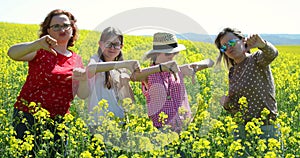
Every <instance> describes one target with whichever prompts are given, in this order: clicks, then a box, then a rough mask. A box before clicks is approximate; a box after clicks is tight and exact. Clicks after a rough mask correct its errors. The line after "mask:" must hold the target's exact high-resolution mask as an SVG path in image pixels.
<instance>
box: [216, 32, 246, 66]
mask: <svg viewBox="0 0 300 158" xmlns="http://www.w3.org/2000/svg"><path fill="white" fill-rule="evenodd" d="M227 33H233V34H234V35H235V36H237V37H238V38H239V39H244V38H245V36H244V35H243V34H242V33H241V31H239V30H237V29H234V28H229V27H227V28H224V29H223V30H222V31H221V32H220V33H219V34H218V36H217V37H216V39H215V44H216V46H217V48H218V49H220V48H221V43H220V42H221V39H222V38H223V37H224V36H225V35H226V34H227ZM222 58H223V61H224V62H225V64H226V66H227V68H228V69H230V68H231V67H232V66H233V65H234V64H235V63H234V60H233V59H230V58H229V57H228V56H227V55H226V54H225V53H222V52H221V51H220V55H219V57H218V59H217V65H218V64H220V62H221V60H222Z"/></svg>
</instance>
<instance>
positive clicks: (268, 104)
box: [229, 43, 278, 121]
mask: <svg viewBox="0 0 300 158" xmlns="http://www.w3.org/2000/svg"><path fill="white" fill-rule="evenodd" d="M277 55H278V51H277V50H276V49H275V47H273V46H272V45H271V44H270V43H268V45H267V46H266V47H265V48H263V49H262V50H260V51H258V52H256V53H254V54H253V55H251V56H248V57H247V58H246V59H245V60H244V61H243V62H241V63H239V64H237V65H235V66H234V67H232V68H231V69H230V71H229V97H230V104H231V105H232V108H231V109H229V111H235V112H236V111H241V112H242V114H243V117H244V119H245V120H246V121H250V120H251V119H252V118H254V117H256V118H258V117H260V114H261V111H262V110H263V108H267V109H269V110H270V111H271V113H272V114H274V115H276V114H277V103H276V100H275V86H274V80H273V76H272V72H271V69H270V66H269V64H270V63H271V62H272V61H273V60H274V59H275V58H276V57H277ZM243 96H244V97H246V98H247V102H248V106H247V107H246V109H241V108H240V105H239V104H238V101H239V99H240V98H241V97H243Z"/></svg>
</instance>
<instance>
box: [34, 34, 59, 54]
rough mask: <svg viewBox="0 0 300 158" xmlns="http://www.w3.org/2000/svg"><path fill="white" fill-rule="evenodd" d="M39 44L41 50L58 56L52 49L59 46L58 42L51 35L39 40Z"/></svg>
mask: <svg viewBox="0 0 300 158" xmlns="http://www.w3.org/2000/svg"><path fill="white" fill-rule="evenodd" d="M37 42H38V43H39V45H40V47H41V48H40V49H44V50H47V51H49V52H51V53H52V54H53V55H55V56H56V55H57V53H56V52H55V50H54V49H52V48H53V47H54V46H57V40H56V39H54V38H52V37H51V36H50V35H45V36H43V37H41V38H40V39H38V40H37Z"/></svg>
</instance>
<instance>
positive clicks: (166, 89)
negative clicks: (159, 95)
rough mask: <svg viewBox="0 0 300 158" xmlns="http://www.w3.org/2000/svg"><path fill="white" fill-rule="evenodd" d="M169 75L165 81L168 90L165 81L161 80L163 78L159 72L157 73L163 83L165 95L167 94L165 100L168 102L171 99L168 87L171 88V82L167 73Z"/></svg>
mask: <svg viewBox="0 0 300 158" xmlns="http://www.w3.org/2000/svg"><path fill="white" fill-rule="evenodd" d="M168 74H169V75H168V77H167V78H168V80H167V84H168V88H167V87H166V85H165V80H164V78H163V76H162V75H161V72H159V76H160V78H161V80H162V81H163V85H164V88H165V91H166V93H167V100H170V99H172V97H171V94H170V86H171V81H170V76H171V75H170V73H168Z"/></svg>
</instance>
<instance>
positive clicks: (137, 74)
mask: <svg viewBox="0 0 300 158" xmlns="http://www.w3.org/2000/svg"><path fill="white" fill-rule="evenodd" d="M178 70H179V68H178V66H177V63H176V61H169V62H165V63H160V64H159V65H155V66H151V67H147V68H144V69H142V70H141V71H134V72H133V75H132V76H131V80H132V81H145V80H146V79H147V77H148V76H149V75H151V74H154V73H157V72H172V73H173V75H175V74H174V73H176V72H178Z"/></svg>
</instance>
